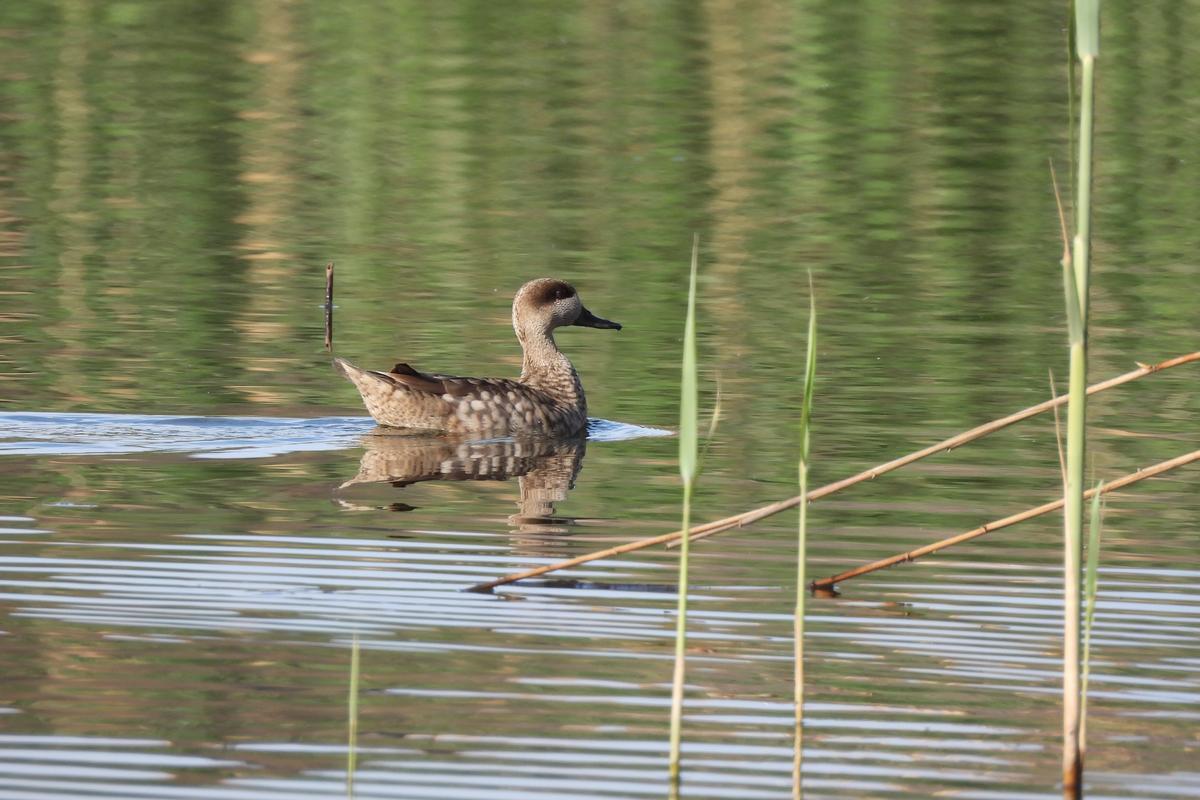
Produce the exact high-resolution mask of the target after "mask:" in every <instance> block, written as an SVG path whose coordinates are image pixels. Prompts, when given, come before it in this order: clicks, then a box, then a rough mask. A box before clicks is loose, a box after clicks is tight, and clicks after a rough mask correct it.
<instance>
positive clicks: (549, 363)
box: [517, 331, 587, 413]
mask: <svg viewBox="0 0 1200 800" xmlns="http://www.w3.org/2000/svg"><path fill="white" fill-rule="evenodd" d="M517 338H518V339H520V341H521V347H522V348H523V349H524V351H525V357H524V359H523V361H522V363H521V383H524V384H526V385H529V386H532V387H534V388H535V389H539V390H541V391H543V392H545V393H546V394H547V395H549V396H550V397H551V398H552V399H553V400H554V401H555V402H557V403H560V404H562V405H564V406H573V407H576V408H579V409H580V410H582V411H584V412H585V413H586V410H587V405H586V400H585V399H584V396H583V385H582V384H581V383H580V381H579V374H578V373H577V372H575V367H573V366H572V365H571V362H570V360H569V359H568V358H567V357H566V356H565V355H563V353H562V351H561V350H559V349H558V345H557V344H555V343H554V335H553V334H552V333H550V332H549V331H546V332H542V331H523V332H519V333H518V334H517Z"/></svg>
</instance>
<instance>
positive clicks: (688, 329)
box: [668, 236, 700, 796]
mask: <svg viewBox="0 0 1200 800" xmlns="http://www.w3.org/2000/svg"><path fill="white" fill-rule="evenodd" d="M699 251H700V237H699V236H696V237H694V238H693V239H692V265H691V275H690V277H689V279H688V307H687V322H686V323H685V324H684V329H683V370H682V375H681V376H680V389H679V476H680V477H681V478H682V479H683V530H687V529H688V528H689V527H690V526H691V514H692V488H693V486H694V484H695V482H696V472H697V462H698V456H697V451H698V447H697V439H698V433H697V428H698V427H699V413H698V405H699V403H698V391H697V386H698V383H699V376H698V375H697V366H696V266H697V263H698V261H699ZM689 556H690V548H689V547H688V543H687V541H686V537H685V541H684V543H683V547H681V548H680V549H679V602H678V606H677V609H676V613H675V671H674V678H673V680H672V683H671V738H670V755H669V761H668V776H669V779H670V785H671V794H672V796H676V795H677V794H678V791H679V751H680V742H681V739H682V732H683V684H684V678H685V672H686V670H685V667H686V653H687V594H688V558H689Z"/></svg>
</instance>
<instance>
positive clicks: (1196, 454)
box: [812, 450, 1200, 589]
mask: <svg viewBox="0 0 1200 800" xmlns="http://www.w3.org/2000/svg"><path fill="white" fill-rule="evenodd" d="M1193 461H1200V450H1193V451H1192V452H1190V453H1185V454H1184V455H1181V456H1176V457H1175V458H1171V459H1168V460H1166V461H1160V462H1159V463H1157V464H1155V465H1154V466H1152V467H1147V468H1146V469H1140V470H1138V471H1137V472H1131V473H1129V474H1128V475H1125V476H1123V477H1120V478H1117V479H1116V480H1114V481H1111V482H1109V483H1106V484H1104V486H1103V487H1102V488H1100V494H1108V493H1109V492H1112V491H1116V490H1117V489H1123V488H1125V487H1126V486H1129V485H1131V484H1134V483H1137V482H1139V481H1144V480H1146V479H1147V478H1153V477H1154V476H1156V475H1161V474H1163V473H1164V472H1170V471H1171V470H1173V469H1178V468H1179V467H1182V466H1184V465H1186V464H1190V463H1192V462H1193ZM1096 491H1097V490H1096V489H1089V490H1088V491H1086V492H1084V493H1083V496H1084V498H1085V499H1087V498H1091V497H1093V496H1094V495H1095V494H1096ZM1062 507H1063V501H1062V499H1059V500H1055V501H1053V502H1050V503H1045V504H1043V505H1040V506H1036V507H1034V508H1028V509H1025V510H1024V511H1022V512H1020V513H1019V514H1011V515H1009V516H1007V517H1004V518H1003V519H998V520H995V521H994V522H989V523H987V524H986V525H980V526H979V527H978V528H973V529H971V530H969V531H967V532H966V533H960V534H958V535H957V536H951V537H950V538H949V539H942V540H941V541H940V542H934V543H933V544H927V545H925V546H924V547H918V548H917V549H916V550H909V551H908V552H906V553H899V554H898V555H894V556H889V557H888V558H881V559H879V560H878V561H872V562H871V563H870V564H863V565H862V566H860V567H855V568H854V569H849V570H846V571H845V572H840V573H838V574H837V575H833V576H831V577H828V578H822V579H821V580H819V581H813V582H812V588H813V589H832V588H833V586H834V584H837V583H841V582H842V581H848V580H850V579H851V578H857V577H859V576H860V575H867V574H869V573H871V572H878V571H879V570H881V569H885V568H887V567H891V566H894V565H896V564H902V563H904V562H906V561H916V560H917V559H918V558H922V557H924V556H928V555H932V554H933V553H936V552H938V551H939V550H945V549H946V548H947V547H951V546H953V545H956V544H961V543H962V542H967V541H970V540H971V539H978V538H979V537H980V536H983V535H984V534H985V533H991V532H992V531H998V530H1000V529H1001V528H1007V527H1009V526H1010V525H1016V524H1017V523H1018V522H1024V521H1025V520H1028V519H1033V518H1034V517H1040V516H1041V515H1043V514H1049V513H1050V512H1051V511H1056V510H1057V509H1060V508H1062Z"/></svg>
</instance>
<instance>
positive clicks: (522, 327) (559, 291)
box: [513, 278, 621, 342]
mask: <svg viewBox="0 0 1200 800" xmlns="http://www.w3.org/2000/svg"><path fill="white" fill-rule="evenodd" d="M567 325H579V326H582V327H584V328H612V329H614V330H618V331H619V330H621V326H620V325H619V324H617V323H616V322H610V321H609V320H606V319H601V318H600V317H597V316H596V315H595V314H593V313H592V312H591V311H588V310H587V309H586V308H585V307H584V305H583V303H582V302H580V300H579V293H578V292H576V291H575V287H574V286H572V285H571V284H569V283H567V282H566V281H560V280H558V279H557V278H538V279H537V280H534V281H530V282H529V283H527V284H525V285H524V286H522V287H521V288H520V290H519V291H518V292H517V296H516V297H515V298H513V329H514V330H516V332H517V338H518V339H520V340H521V341H522V342H523V341H525V334H526V332H527V331H528V332H538V333H541V334H545V335H548V334H549V333H550V332H551V331H552V330H554V329H555V328H562V327H565V326H567Z"/></svg>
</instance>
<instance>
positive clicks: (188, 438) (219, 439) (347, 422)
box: [0, 411, 671, 459]
mask: <svg viewBox="0 0 1200 800" xmlns="http://www.w3.org/2000/svg"><path fill="white" fill-rule="evenodd" d="M375 427H376V426H375V423H374V422H373V421H372V420H371V419H370V418H369V417H317V418H314V419H304V418H287V417H186V416H165V415H150V414H75V413H53V412H32V411H18V412H4V413H0V431H3V433H0V455H14V456H17V455H24V456H52V455H57V456H62V455H75V456H88V455H96V456H102V455H127V454H134V453H184V454H187V455H190V456H191V457H193V458H234V459H241V458H270V457H273V456H280V455H285V454H288V453H302V452H312V451H321V450H345V449H349V448H353V447H357V446H359V443H360V440H361V437H362V436H363V434H365V433H368V432H370V431H371V430H373V429H374V428H375ZM670 435H671V432H670V431H666V430H662V429H661V428H647V427H643V426H640V425H632V424H629V423H624V422H613V421H610V420H605V419H589V420H588V438H589V439H590V440H593V441H602V442H613V441H625V440H629V439H638V438H642V437H646V436H670Z"/></svg>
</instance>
